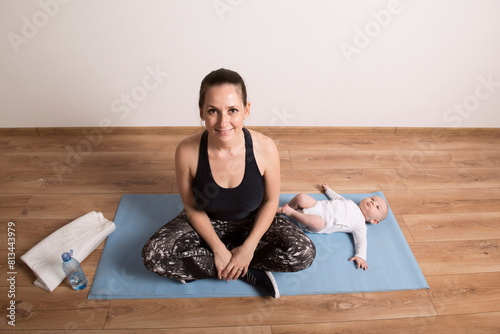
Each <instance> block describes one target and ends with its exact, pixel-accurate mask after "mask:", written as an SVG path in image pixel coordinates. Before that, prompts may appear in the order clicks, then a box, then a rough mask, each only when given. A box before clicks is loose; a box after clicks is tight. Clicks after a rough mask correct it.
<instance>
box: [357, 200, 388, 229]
mask: <svg viewBox="0 0 500 334" xmlns="http://www.w3.org/2000/svg"><path fill="white" fill-rule="evenodd" d="M359 208H360V209H361V212H362V213H363V215H364V216H365V220H366V221H367V222H370V223H372V224H378V223H379V222H381V221H382V220H383V219H384V218H385V217H386V216H387V211H388V208H387V203H386V202H385V200H384V199H383V198H382V197H380V196H372V197H367V198H364V199H363V200H362V201H361V203H360V204H359Z"/></svg>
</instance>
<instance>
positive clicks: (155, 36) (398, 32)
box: [0, 0, 500, 127]
mask: <svg viewBox="0 0 500 334" xmlns="http://www.w3.org/2000/svg"><path fill="white" fill-rule="evenodd" d="M499 17H500V1H498V0H482V1H472V0H440V1H430V0H419V1H416V0H414V1H411V0H399V1H398V0H385V1H379V0H377V1H373V0H370V1H368V0H366V1H352V0H343V1H334V0H307V1H306V0H303V1H302V0H300V1H299V0H208V1H200V0H196V1H195V0H150V1H139V0H128V1H124V0H106V1H101V0H86V1H83V0H82V1H76V0H20V1H1V2H0V36H1V37H2V38H1V39H0V61H1V63H0V112H1V115H0V127H47V126H49V127H52V126H56V127H57V126H65V127H72V126H99V124H100V123H101V122H104V123H106V122H107V123H109V124H111V125H112V126H192V125H199V124H200V121H199V118H198V111H197V97H198V89H199V84H200V81H201V80H202V78H203V77H204V76H205V75H206V74H207V73H208V72H210V71H211V70H213V69H217V68H220V67H226V68H230V69H233V70H236V71H238V72H239V73H240V74H241V75H242V76H243V77H244V78H245V80H246V83H247V87H248V93H249V100H250V101H251V102H252V114H251V116H250V118H249V119H248V125H259V126H268V125H288V126H299V125H306V126H400V127H454V126H461V127H500V112H499V111H500V66H499V65H500V23H499ZM151 73H156V74H155V75H152V74H151ZM127 99H128V100H127ZM127 103H128V104H127Z"/></svg>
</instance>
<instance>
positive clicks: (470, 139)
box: [385, 134, 500, 153]
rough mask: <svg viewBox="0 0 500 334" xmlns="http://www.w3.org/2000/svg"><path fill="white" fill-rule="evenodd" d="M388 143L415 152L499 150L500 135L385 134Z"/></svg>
mask: <svg viewBox="0 0 500 334" xmlns="http://www.w3.org/2000/svg"><path fill="white" fill-rule="evenodd" d="M385 139H386V141H387V144H388V145H389V147H390V148H392V149H393V150H411V151H415V152H424V153H425V152H431V151H436V150H451V151H455V150H468V151H470V150H497V149H498V144H499V142H500V137H499V136H498V135H496V134H492V135H491V136H490V135H488V136H448V135H446V134H443V135H441V134H437V135H434V136H421V135H408V136H385Z"/></svg>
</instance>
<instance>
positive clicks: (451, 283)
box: [427, 272, 500, 326]
mask: <svg viewBox="0 0 500 334" xmlns="http://www.w3.org/2000/svg"><path fill="white" fill-rule="evenodd" d="M427 283H429V287H430V288H431V289H430V291H429V293H430V296H431V299H432V302H433V303H434V306H435V307H436V310H437V312H438V314H439V315H450V314H464V313H481V312H484V313H486V312H500V303H499V302H498V301H500V275H499V273H498V272H495V273H481V274H464V275H446V276H429V277H427ZM498 320H499V322H498V325H499V326H500V318H498Z"/></svg>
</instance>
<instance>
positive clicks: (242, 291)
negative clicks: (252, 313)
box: [88, 192, 429, 299]
mask: <svg viewBox="0 0 500 334" xmlns="http://www.w3.org/2000/svg"><path fill="white" fill-rule="evenodd" d="M342 195H343V196H344V197H345V198H349V199H352V200H353V201H355V202H356V203H359V202H360V201H361V199H362V198H365V197H368V196H371V195H378V196H382V197H384V195H383V193H382V192H375V193H372V194H342ZM293 196H294V194H281V196H280V206H281V205H283V204H285V203H288V201H289V200H290V199H291V198H292V197H293ZM311 196H313V197H315V198H316V199H327V197H326V196H325V195H324V194H311ZM182 207H183V206H182V202H181V200H180V197H179V195H169V194H161V195H144V194H130V195H124V196H123V197H122V199H121V201H120V204H119V206H118V211H117V213H116V216H115V220H114V221H115V224H116V230H115V231H114V232H113V233H112V234H111V235H110V236H109V237H108V239H107V241H106V245H105V246H104V249H103V252H102V255H101V259H100V261H99V265H98V267H97V271H96V274H95V276H94V280H93V282H92V287H91V289H90V292H89V295H88V298H89V299H145V298H204V297H241V296H264V295H266V293H265V292H264V291H263V290H261V289H259V288H256V287H254V286H252V285H250V284H248V283H245V282H243V281H241V280H237V281H230V282H226V281H220V280H217V279H205V280H197V281H195V282H193V283H189V284H182V283H180V282H179V281H177V280H172V279H169V278H165V277H161V276H158V275H156V274H154V273H152V272H150V271H148V270H147V269H146V268H145V267H144V265H143V263H142V259H141V251H142V247H143V245H144V244H145V243H146V241H147V240H148V239H149V238H150V237H151V236H152V235H153V233H154V232H156V231H157V230H158V229H159V228H160V227H161V226H163V225H164V224H166V223H167V222H168V221H170V220H171V219H172V218H174V217H175V216H176V215H177V213H178V212H179V211H180V210H181V209H182ZM308 236H309V237H310V238H311V240H312V241H313V242H314V244H315V245H316V258H315V260H314V262H313V264H312V265H311V267H309V268H308V269H306V270H303V271H300V272H296V273H273V274H274V276H275V278H276V281H277V283H278V286H279V289H280V293H281V295H282V296H287V295H313V294H337V293H355V292H376V291H394V290H414V289H428V288H429V286H428V285H427V282H426V281H425V278H424V276H423V274H422V272H421V270H420V268H419V266H418V263H417V261H416V260H415V257H414V256H413V253H412V252H411V249H410V247H409V246H408V243H407V242H406V240H405V237H404V236H403V233H402V232H401V229H400V228H399V225H398V223H397V221H396V218H395V217H394V215H393V213H392V211H391V210H390V208H389V214H388V216H387V218H386V219H385V220H384V221H383V222H381V223H380V224H378V225H371V224H368V259H367V262H368V266H369V269H368V270H367V271H363V270H361V269H356V268H355V265H354V262H349V261H348V260H349V259H350V258H351V257H352V256H353V253H354V244H353V239H352V237H351V235H350V234H346V233H334V234H328V235H326V234H313V233H309V234H308Z"/></svg>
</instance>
